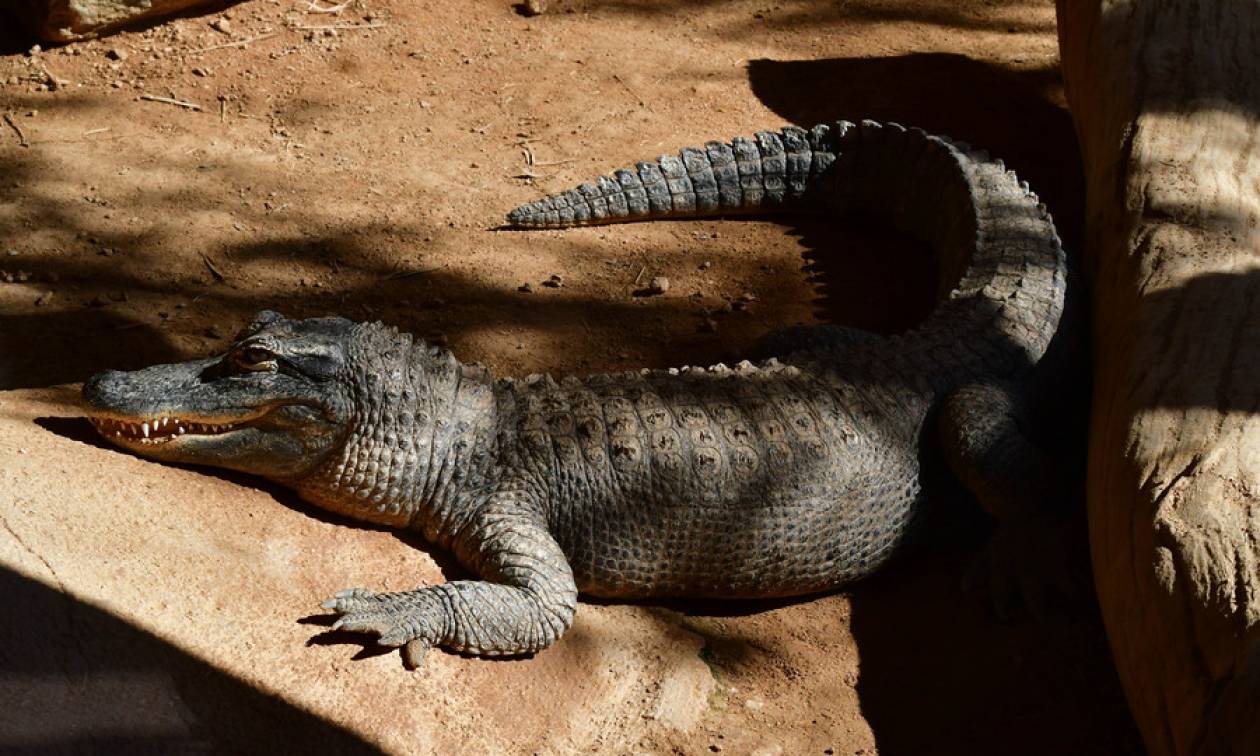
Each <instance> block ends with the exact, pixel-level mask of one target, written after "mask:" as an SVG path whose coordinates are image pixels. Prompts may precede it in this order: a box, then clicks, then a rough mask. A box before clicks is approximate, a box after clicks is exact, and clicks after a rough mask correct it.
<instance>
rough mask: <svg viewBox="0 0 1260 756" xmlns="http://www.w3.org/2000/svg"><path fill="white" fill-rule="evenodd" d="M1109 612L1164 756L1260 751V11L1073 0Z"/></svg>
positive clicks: (1093, 445) (1113, 635)
mask: <svg viewBox="0 0 1260 756" xmlns="http://www.w3.org/2000/svg"><path fill="white" fill-rule="evenodd" d="M1058 12H1059V43H1060V48H1061V51H1062V58H1063V69H1064V76H1065V78H1066V81H1067V88H1068V101H1069V103H1070V105H1071V109H1072V116H1073V119H1074V120H1075V123H1076V130H1077V134H1078V136H1079V138H1080V143H1081V149H1082V154H1083V157H1084V161H1085V175H1086V182H1087V197H1086V199H1087V207H1088V210H1087V217H1086V224H1087V229H1088V236H1087V239H1088V240H1087V250H1086V253H1087V260H1088V265H1087V267H1088V270H1089V273H1090V274H1091V275H1090V278H1091V279H1092V280H1093V283H1094V297H1093V301H1094V339H1095V341H1094V352H1095V359H1096V363H1095V387H1094V390H1095V393H1094V407H1093V414H1092V420H1091V428H1090V452H1089V483H1088V499H1089V517H1090V540H1091V549H1092V552H1093V561H1094V571H1095V576H1096V580H1097V587H1098V595H1099V601H1100V603H1101V605H1102V610H1103V615H1104V619H1105V621H1106V625H1107V630H1108V634H1109V636H1110V640H1111V647H1112V650H1113V652H1114V655H1115V659H1116V665H1117V667H1118V669H1119V673H1120V678H1121V680H1122V681H1123V683H1124V686H1125V690H1126V694H1127V696H1128V698H1129V704H1130V706H1131V708H1132V709H1133V714H1134V716H1135V718H1136V719H1137V722H1138V726H1139V728H1140V729H1141V730H1142V733H1143V737H1144V738H1145V740H1146V744H1147V747H1148V749H1149V750H1150V752H1151V753H1152V754H1216V753H1230V754H1233V753H1236V754H1251V755H1252V756H1254V754H1260V254H1258V253H1260V234H1258V233H1257V220H1258V219H1260V3H1258V2H1256V1H1255V0H1215V1H1212V0H1059V1H1058Z"/></svg>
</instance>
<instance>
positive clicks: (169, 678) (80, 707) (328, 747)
mask: <svg viewBox="0 0 1260 756" xmlns="http://www.w3.org/2000/svg"><path fill="white" fill-rule="evenodd" d="M0 596H4V597H5V602H6V603H7V604H8V605H9V606H11V607H21V611H17V612H15V611H8V612H5V615H4V618H3V619H0V708H2V709H3V713H0V751H3V752H4V753H7V754H47V753H86V752H92V753H106V752H108V753H134V754H159V753H161V754H165V753H378V752H379V751H378V750H377V749H376V748H374V747H372V746H371V745H369V744H368V743H365V742H363V741H362V740H360V739H359V738H357V737H355V736H354V735H353V734H351V733H349V732H346V731H345V730H342V729H341V728H339V727H336V726H335V725H332V724H329V723H328V722H325V721H324V720H322V719H320V718H319V717H317V716H313V715H311V714H309V713H307V712H305V711H302V710H300V709H298V708H296V707H294V706H292V705H290V704H288V703H286V702H285V701H283V700H281V699H279V698H276V697H274V696H270V695H267V694H265V693H262V692H261V691H259V690H257V689H255V688H253V687H251V686H250V685H248V684H246V683H244V682H241V681H240V680H237V679H235V678H233V677H231V676H229V675H226V674H224V673H223V672H221V671H219V670H217V669H215V668H214V667H213V666H211V665H209V664H206V663H205V662H202V661H201V660H199V659H197V658H195V657H193V656H190V655H189V654H187V653H185V652H184V651H181V650H180V649H178V648H176V647H174V646H172V645H170V644H169V643H167V642H166V641H163V640H161V639H160V638H157V637H156V636H153V635H151V634H149V633H147V632H144V631H143V630H139V629H137V628H136V627H134V626H132V625H129V624H127V623H126V622H123V621H121V620H119V619H118V618H116V617H114V616H113V615H111V614H109V613H108V612H105V611H102V610H100V609H97V608H96V607H93V606H90V605H88V604H85V603H83V602H81V601H78V600H76V599H75V598H74V597H72V596H70V595H68V594H67V593H65V592H63V591H59V590H55V589H53V588H51V587H49V586H46V585H44V584H43V583H40V582H37V581H34V580H31V579H30V578H27V577H24V576H22V575H20V574H18V573H16V572H12V571H10V570H7V569H0ZM56 712H74V716H73V717H63V716H57V714H56ZM276 733H284V742H283V743H281V742H277V740H276Z"/></svg>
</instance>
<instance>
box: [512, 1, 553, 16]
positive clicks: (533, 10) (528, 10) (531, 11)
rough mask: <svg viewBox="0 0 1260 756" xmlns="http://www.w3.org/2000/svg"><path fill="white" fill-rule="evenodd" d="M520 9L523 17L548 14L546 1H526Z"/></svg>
mask: <svg viewBox="0 0 1260 756" xmlns="http://www.w3.org/2000/svg"><path fill="white" fill-rule="evenodd" d="M518 7H519V8H520V12H521V15H522V16H541V15H542V14H544V13H546V12H547V2H546V0H525V2H523V3H521V4H520V5H519V6H518Z"/></svg>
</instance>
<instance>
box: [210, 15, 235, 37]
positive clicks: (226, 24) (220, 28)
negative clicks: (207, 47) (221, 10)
mask: <svg viewBox="0 0 1260 756" xmlns="http://www.w3.org/2000/svg"><path fill="white" fill-rule="evenodd" d="M210 28H211V29H214V30H215V31H217V32H222V33H223V34H231V33H232V22H231V21H228V20H227V19H226V18H220V19H216V20H214V21H211V22H210Z"/></svg>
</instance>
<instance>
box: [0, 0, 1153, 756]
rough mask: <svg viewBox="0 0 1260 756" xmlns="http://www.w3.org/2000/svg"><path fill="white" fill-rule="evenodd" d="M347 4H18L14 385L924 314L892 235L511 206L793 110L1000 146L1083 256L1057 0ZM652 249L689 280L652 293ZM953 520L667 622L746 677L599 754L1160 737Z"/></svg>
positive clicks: (707, 356)
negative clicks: (1001, 609) (904, 549)
mask: <svg viewBox="0 0 1260 756" xmlns="http://www.w3.org/2000/svg"><path fill="white" fill-rule="evenodd" d="M327 7H331V6H312V5H308V3H307V2H306V0H254V1H252V2H243V3H239V4H232V5H230V6H228V7H226V8H222V9H220V10H217V11H214V12H204V13H199V14H195V15H189V16H186V17H182V18H179V19H176V20H172V21H167V22H164V23H158V24H155V25H152V26H150V27H148V28H143V29H140V30H136V31H129V32H125V33H121V34H117V35H114V36H111V37H108V38H106V39H101V40H95V41H89V42H83V43H78V44H74V45H70V46H66V47H61V48H54V49H51V50H43V51H32V50H31V47H32V45H34V44H35V41H34V40H32V39H28V38H25V37H23V36H21V35H20V34H18V33H17V32H15V31H14V30H13V25H12V24H10V23H8V21H7V20H6V21H3V22H0V27H2V28H3V29H5V31H4V32H0V53H3V54H2V55H0V111H3V112H5V113H7V114H8V119H7V121H6V122H3V123H0V197H3V202H0V389H15V388H25V387H41V386H48V385H52V384H59V383H72V382H79V381H82V380H83V379H84V378H85V377H87V376H88V375H89V374H91V373H92V372H94V371H96V370H100V369H103V368H132V367H138V366H140V365H143V364H149V363H152V362H156V361H170V360H174V359H183V358H187V357H191V356H195V355H203V354H206V353H208V352H212V351H214V350H216V349H219V348H221V347H222V346H224V345H225V343H226V342H227V340H228V339H230V337H231V336H232V335H233V334H234V333H235V332H236V330H237V329H238V328H239V327H240V326H241V325H242V324H244V323H245V322H246V321H247V320H248V319H249V316H250V315H251V314H252V313H253V312H255V311H256V310H259V309H262V308H270V309H276V310H280V311H281V312H283V313H284V314H286V315H290V316H314V315H322V314H329V313H336V314H341V315H345V316H348V317H353V318H356V319H380V320H384V321H386V322H389V323H391V324H393V325H397V326H399V327H400V328H402V329H404V330H408V331H411V332H413V333H416V334H418V335H420V336H423V337H425V338H427V339H430V340H435V341H441V342H445V343H446V344H448V345H449V346H451V347H452V348H453V349H454V350H455V352H456V354H457V355H458V356H459V357H460V358H461V359H463V360H465V361H474V362H481V363H484V364H486V365H488V366H490V367H491V368H492V369H494V370H495V371H496V372H499V373H502V374H523V373H527V372H533V371H540V370H550V371H552V372H555V373H565V372H589V371H602V370H615V369H628V368H637V367H643V366H654V367H656V366H669V365H677V364H680V363H692V364H696V363H700V364H707V363H711V362H716V361H719V360H727V361H730V360H738V359H740V355H741V354H742V353H743V352H744V351H745V350H747V348H748V347H749V346H750V345H751V344H752V343H753V342H754V341H755V340H756V338H757V337H758V336H760V335H762V334H764V333H765V332H767V331H769V330H771V329H773V328H775V327H778V326H781V325H787V324H793V323H802V322H816V321H818V320H824V319H825V320H832V321H839V322H844V323H848V324H853V325H859V326H864V327H868V328H872V329H875V330H879V331H884V332H888V331H895V330H897V329H899V328H903V327H905V326H907V325H909V324H911V323H913V322H915V320H917V319H918V318H920V317H922V316H923V315H924V314H925V313H926V312H927V310H928V309H929V308H930V306H931V298H932V293H933V292H934V290H935V287H936V281H935V280H934V278H933V274H932V272H931V271H932V264H931V258H930V255H929V253H928V252H927V251H926V250H924V249H922V248H921V247H919V246H918V245H916V244H913V243H909V242H907V241H906V240H903V239H899V238H896V237H895V236H892V235H890V234H889V233H888V232H887V231H885V230H883V229H877V228H863V227H852V226H845V227H838V226H836V225H835V224H832V223H828V222H825V221H815V220H809V221H805V220H796V219H789V220H787V221H782V220H780V221H774V222H771V221H761V220H740V221H700V222H662V223H654V224H640V225H630V226H615V227H602V228H592V229H580V230H574V231H566V232H539V233H520V232H509V231H502V230H497V227H498V226H499V224H500V223H501V222H502V219H503V216H504V214H505V213H506V212H507V211H508V210H510V209H511V208H512V207H514V206H515V205H517V204H519V203H522V202H525V201H528V200H531V199H534V198H536V197H538V196H540V195H541V194H542V193H544V192H550V191H555V190H560V189H565V188H568V187H570V186H572V185H574V184H576V183H578V182H580V181H583V180H587V179H589V178H592V177H594V176H596V175H598V174H600V173H604V172H607V171H609V170H611V169H613V168H616V167H620V166H622V165H626V164H629V163H631V162H633V161H634V160H636V159H640V158H643V157H654V156H655V155H657V154H659V153H661V152H665V151H670V150H673V149H675V148H677V147H680V146H683V145H691V144H699V143H702V142H703V141H705V140H707V139H710V138H714V137H722V138H725V137H729V136H732V135H735V134H746V133H751V132H753V131H755V130H758V129H761V128H766V127H777V126H779V125H782V124H783V123H785V122H792V123H799V124H806V125H808V124H812V123H815V122H819V121H823V120H827V119H835V118H850V119H857V118H875V119H881V120H896V121H899V122H902V123H906V124H910V125H918V126H922V127H924V128H926V129H929V130H931V131H936V132H940V133H945V134H949V135H952V136H954V137H958V138H962V139H966V140H968V141H971V142H973V143H975V144H978V145H982V146H984V147H986V148H988V149H990V150H991V151H992V152H993V153H994V154H996V155H999V156H1002V157H1004V158H1005V159H1006V160H1007V163H1008V165H1010V166H1012V167H1013V168H1015V169H1016V170H1018V171H1019V172H1020V173H1021V174H1022V175H1023V176H1024V177H1025V178H1026V179H1028V180H1029V181H1030V183H1031V184H1032V185H1033V186H1034V188H1035V189H1036V190H1037V191H1038V192H1039V193H1040V194H1041V195H1042V197H1043V198H1044V199H1045V201H1046V203H1047V204H1048V205H1049V206H1050V208H1051V210H1052V211H1053V212H1054V213H1055V215H1056V218H1057V219H1058V221H1059V224H1060V227H1061V232H1062V233H1063V235H1064V237H1065V239H1066V240H1067V242H1068V244H1069V246H1071V247H1073V248H1079V244H1078V243H1077V242H1078V241H1079V239H1080V236H1081V228H1080V219H1081V199H1082V198H1081V177H1080V172H1079V166H1078V163H1079V157H1078V155H1077V151H1076V143H1075V139H1074V137H1073V134H1072V130H1071V122H1070V119H1069V117H1068V114H1067V112H1066V110H1065V109H1064V104H1063V96H1062V91H1061V90H1062V88H1061V81H1060V78H1059V73H1058V68H1057V66H1058V58H1057V47H1056V39H1055V35H1054V9H1053V3H1052V2H1048V1H1046V0H1035V1H1034V0H1027V1H1020V0H850V1H849V2H831V1H829V0H826V1H825V0H782V1H780V2H772V1H770V0H731V1H729V2H724V1H720V0H690V1H686V0H675V1H672V2H671V1H668V0H623V1H622V2H596V1H594V0H591V1H589V2H579V1H576V0H574V1H556V0H552V1H551V2H548V3H547V4H546V9H545V12H544V13H543V14H542V15H538V16H532V17H527V16H525V15H523V14H522V13H521V12H520V11H519V9H516V8H513V7H512V5H511V4H510V2H507V0H468V1H466V2H455V3H452V2H443V1H442V0H424V1H417V2H407V1H404V0H355V1H352V2H350V3H349V4H347V5H346V6H345V7H344V8H343V9H342V10H340V11H339V12H333V13H325V12H317V11H318V9H321V8H327ZM146 98H158V99H146ZM172 101H174V102H172ZM176 103H183V104H176ZM553 276H558V277H559V280H560V285H559V286H556V287H553V286H547V285H544V282H546V281H548V280H550V279H552V277H553ZM656 276H665V277H667V278H668V279H669V280H670V282H671V284H672V285H671V287H670V288H669V291H668V292H666V293H665V294H664V295H661V296H653V297H644V296H636V295H635V291H636V290H637V289H640V288H642V285H643V284H644V283H645V282H646V281H648V280H650V279H651V278H653V277H656ZM525 284H529V287H528V288H529V289H531V290H530V291H528V292H526V291H522V290H521V288H522V287H523V286H524V285H525ZM49 448H50V449H52V448H54V447H51V446H50V447H49ZM4 464H9V462H7V461H6V462H4ZM21 464H23V465H25V466H26V467H25V468H24V474H38V472H39V467H38V461H36V463H35V465H34V466H32V462H31V460H30V459H26V460H24V461H23V462H22V463H21ZM49 474H52V473H51V472H50V473H49ZM232 485H248V483H247V482H245V483H242V482H239V481H238V482H234V483H233V484H232ZM276 506H280V505H276ZM957 531H958V532H954V533H953V534H952V535H951V536H950V537H949V538H942V539H941V542H940V543H934V544H929V545H928V546H927V547H926V548H925V549H923V550H922V551H921V552H920V553H919V554H917V555H915V556H913V557H912V558H910V559H908V560H906V561H905V562H903V563H902V564H900V565H899V566H897V567H896V568H895V569H894V570H892V571H891V572H889V573H888V574H885V575H883V576H880V577H877V578H876V579H874V580H871V581H868V582H866V583H864V584H862V585H860V586H858V587H855V588H854V589H853V590H852V591H851V592H847V593H845V594H843V595H837V596H832V597H827V598H822V599H818V600H816V601H812V602H805V603H801V604H795V605H792V606H788V607H774V608H769V609H766V608H765V607H753V608H741V607H729V606H720V607H711V606H681V607H673V608H672V609H671V610H670V611H672V612H673V613H672V614H667V615H663V616H667V617H668V618H669V619H668V621H667V622H665V623H664V624H666V625H670V626H671V627H675V628H679V627H680V628H682V629H683V630H685V631H687V632H688V633H692V634H694V635H698V636H699V637H700V638H701V639H702V640H703V643H702V644H701V646H702V651H701V657H702V658H703V659H704V661H705V662H706V664H707V665H708V666H709V668H710V670H711V671H712V673H713V675H714V679H715V680H716V685H717V687H716V688H715V690H716V691H717V693H712V694H710V696H709V701H708V706H707V707H706V708H705V710H704V712H703V715H702V716H700V718H699V719H698V721H697V722H695V723H693V724H691V725H689V726H687V727H684V728H681V729H673V730H670V729H668V728H662V729H660V730H659V731H657V730H654V729H652V728H648V730H647V731H645V733H644V732H640V730H641V729H642V728H640V729H639V730H636V731H635V732H636V733H640V735H641V738H640V735H636V738H640V739H638V740H635V741H634V742H623V741H620V740H617V739H616V737H610V739H605V740H601V741H598V742H597V743H596V746H599V747H602V748H604V749H605V750H609V751H611V752H623V751H628V750H632V749H639V750H647V751H649V752H668V751H674V752H678V753H701V752H716V751H719V750H723V749H725V750H727V751H731V752H736V753H743V752H753V751H757V750H763V751H766V752H774V751H775V749H778V751H779V752H783V753H796V752H818V753H854V754H862V753H866V754H871V753H876V752H879V753H890V754H895V753H971V754H974V753H994V754H998V753H1010V752H1021V753H1065V752H1070V753H1098V754H1104V753H1107V754H1109V753H1135V752H1139V751H1140V746H1139V745H1138V741H1137V736H1136V734H1135V733H1134V731H1133V727H1132V724H1131V722H1130V720H1129V719H1128V715H1127V713H1126V712H1125V709H1124V704H1123V700H1122V697H1121V694H1120V691H1119V687H1118V683H1117V682H1116V680H1115V677H1114V673H1113V672H1112V671H1111V665H1110V657H1109V654H1108V651H1107V648H1106V641H1105V639H1104V637H1103V635H1102V630H1101V626H1100V624H1099V622H1098V620H1097V619H1096V617H1094V616H1093V615H1092V614H1089V613H1087V615H1086V616H1084V617H1076V618H1073V619H1067V620H1063V621H1061V622H1057V623H1048V624H1036V623H1031V622H1016V623H1013V624H999V623H996V622H994V621H993V620H992V619H991V618H990V617H989V616H988V615H987V614H986V612H985V608H984V604H983V601H982V600H981V599H979V598H976V597H971V596H964V595H962V594H961V593H960V592H959V590H958V587H957V585H958V578H959V576H960V575H961V573H962V571H963V569H964V567H965V565H966V562H967V559H968V557H969V554H970V553H971V552H972V551H973V550H974V547H975V546H976V544H977V543H978V541H979V538H980V537H979V536H978V535H977V534H976V533H974V532H972V531H971V530H968V529H967V528H959V529H957ZM953 536H957V537H953ZM597 609H603V607H596V608H592V609H591V610H590V611H592V612H595V611H597ZM762 609H765V611H761V610H762ZM636 611H644V612H646V611H649V610H648V609H636ZM653 611H654V610H653ZM785 612H786V613H788V614H787V615H784V613H785ZM785 616H786V617H787V619H785V618H784V617H785ZM748 638H754V639H758V640H756V641H755V642H753V641H748V640H747V639H748ZM741 639H743V640H741ZM767 639H771V640H767ZM774 639H777V640H774ZM770 642H774V643H777V644H778V645H776V646H774V647H773V648H770V647H767V646H764V645H760V644H765V643H770ZM544 657H545V654H543V655H540V657H539V658H544ZM450 663H452V664H457V665H465V666H466V667H467V668H468V669H470V670H471V669H476V668H478V667H479V666H480V665H490V666H491V667H493V666H494V663H492V662H482V661H477V660H469V659H462V658H459V657H453V658H452V660H451V662H450ZM855 669H856V670H860V671H859V672H857V673H853V670H855ZM382 684H387V682H382ZM748 691H754V692H755V695H749V694H748ZM520 715H521V716H522V717H525V718H528V717H529V712H520ZM828 749H829V750H828Z"/></svg>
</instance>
